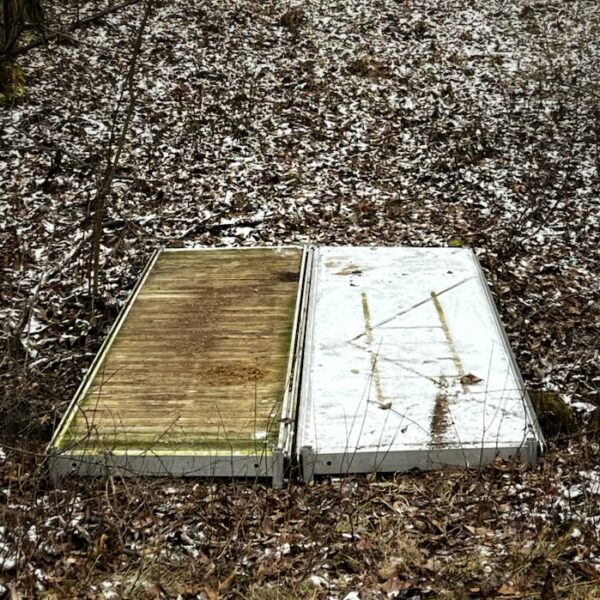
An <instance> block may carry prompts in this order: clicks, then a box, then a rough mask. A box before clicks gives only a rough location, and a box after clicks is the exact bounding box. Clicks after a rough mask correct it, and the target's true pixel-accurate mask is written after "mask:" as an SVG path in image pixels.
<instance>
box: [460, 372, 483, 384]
mask: <svg viewBox="0 0 600 600" xmlns="http://www.w3.org/2000/svg"><path fill="white" fill-rule="evenodd" d="M480 381H483V379H481V377H477V375H473V373H467V374H466V375H463V376H462V377H461V378H460V382H461V383H463V384H464V385H475V384H476V383H479V382H480Z"/></svg>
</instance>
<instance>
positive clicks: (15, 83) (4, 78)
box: [0, 60, 25, 106]
mask: <svg viewBox="0 0 600 600" xmlns="http://www.w3.org/2000/svg"><path fill="white" fill-rule="evenodd" d="M24 96H25V76H24V75H23V69H22V68H21V66H20V65H19V64H18V63H17V62H16V61H14V60H4V61H0V106H2V105H6V104H12V103H14V102H17V101H18V100H21V99H22V98H23V97H24Z"/></svg>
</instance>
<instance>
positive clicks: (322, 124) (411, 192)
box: [0, 0, 600, 600]
mask: <svg viewBox="0 0 600 600" xmlns="http://www.w3.org/2000/svg"><path fill="white" fill-rule="evenodd" d="M152 4H153V6H152V8H151V10H150V12H149V15H148V22H147V25H146V28H145V30H144V32H143V37H142V46H141V52H140V55H139V61H138V64H137V68H136V70H135V73H134V77H133V79H132V85H131V86H128V85H126V76H127V72H128V69H129V67H130V65H131V56H132V51H133V48H134V45H135V40H136V34H137V31H138V29H139V25H140V22H141V19H142V15H143V11H144V6H145V4H144V2H139V3H137V4H133V5H131V6H129V7H128V8H125V9H123V10H120V11H117V12H114V13H112V14H110V15H109V16H107V17H106V18H103V19H100V20H97V21H95V22H93V23H91V24H90V25H89V26H87V27H85V28H80V29H77V30H75V31H73V32H72V33H70V34H69V35H64V36H62V37H60V38H59V39H58V40H54V41H52V42H50V43H49V44H48V45H47V46H44V47H41V48H37V49H34V50H31V51H30V52H28V53H26V54H24V55H22V56H20V57H19V63H20V65H21V66H22V68H23V71H24V73H25V77H26V90H27V93H26V96H25V98H23V100H22V101H20V102H18V103H16V104H14V105H12V106H4V107H0V248H1V253H0V275H1V277H0V401H1V402H2V404H1V407H0V432H1V439H2V443H1V444H2V448H1V451H0V470H1V477H2V487H1V489H0V514H1V515H2V517H1V519H0V582H2V583H1V584H0V586H1V587H0V597H2V594H3V593H4V595H5V597H7V598H13V599H15V598H28V597H39V598H46V599H51V598H52V599H57V600H58V599H63V598H89V599H97V598H98V599H100V598H106V599H108V598H182V599H188V598H207V599H210V600H212V599H213V598H218V597H231V598H257V599H258V598H265V599H271V598H272V599H275V598H282V599H283V598H292V599H294V598H319V599H321V598H322V599H326V598H331V599H334V598H335V599H342V598H345V599H346V600H352V599H354V600H356V599H358V598H360V599H367V598H379V597H382V598H386V597H389V598H447V599H450V598H456V599H462V598H483V597H489V598H492V597H497V598H507V599H508V598H542V600H550V599H552V598H571V599H583V598H597V597H600V444H599V443H598V442H599V436H598V435H597V433H595V431H596V432H597V424H598V421H600V419H598V411H597V410H596V409H595V407H598V406H600V347H599V343H600V302H599V299H600V283H599V281H600V278H599V273H600V220H599V216H598V215H599V213H600V178H599V177H598V175H599V166H600V103H599V95H600V4H599V3H598V2H597V0H587V1H584V0H573V1H571V2H568V3H567V2H564V0H544V1H541V0H515V1H513V2H506V1H503V0H432V1H430V2H417V1H415V0H406V1H404V2H398V1H396V0H327V1H325V0H313V1H312V2H298V3H295V4H291V3H289V2H287V1H286V2H284V1H282V0H279V1H273V0H265V1H261V2H253V1H251V0H237V1H236V2H228V1H226V0H204V1H202V2H184V1H183V0H171V1H168V2H167V1H166V0H155V1H154V2H153V3H152ZM103 6H104V3H103V2H100V1H98V2H70V1H67V0H60V1H58V2H56V3H54V5H53V7H52V8H51V9H49V10H50V13H49V15H48V17H49V21H48V23H49V25H48V27H49V28H54V29H57V28H61V27H65V26H67V25H68V24H69V23H72V22H74V21H75V20H76V19H78V18H81V17H82V16H85V15H86V14H91V13H92V12H94V11H96V10H97V9H98V8H99V7H103ZM128 116H130V117H131V122H130V127H129V129H128V130H127V132H126V135H125V136H124V138H123V144H122V152H121V156H120V159H119V161H118V165H117V167H116V169H115V170H114V173H113V175H114V178H113V180H112V185H111V187H110V190H109V193H108V194H107V195H106V196H105V197H102V195H101V194H99V192H98V191H99V189H101V185H102V179H103V176H104V175H105V174H106V173H107V165H108V164H109V162H110V159H111V157H113V156H114V152H115V149H116V147H117V146H118V145H119V143H118V140H119V137H120V132H121V131H122V128H123V126H124V124H125V121H126V120H127V118H128ZM98 223H99V224H100V225H101V227H98ZM94 232H96V234H99V235H98V236H95V235H94ZM307 240H310V241H311V242H313V243H318V244H383V245H386V244H389V245H412V246H446V245H469V246H471V247H472V248H473V249H474V250H475V252H476V253H477V256H478V257H479V260H480V261H481V263H482V266H483V267H484V270H485V273H486V276H487V278H488V281H489V282H490V285H491V287H492V290H493V293H494V297H495V300H496V303H497V305H498V308H499V310H500V312H501V315H502V318H503V321H504V323H505V325H506V328H507V331H508V334H509V337H510V340H511V343H512V345H513V348H514V351H515V354H516V357H517V362H518V363H519V366H520V368H521V370H522V372H523V375H524V378H525V381H526V384H527V386H528V388H530V389H531V390H534V391H536V390H537V391H541V390H545V391H554V392H557V393H558V394H559V395H560V398H561V399H562V400H564V401H565V402H566V403H567V404H570V405H571V406H572V407H573V409H574V412H575V418H574V419H573V420H572V422H570V423H569V424H568V425H569V426H568V428H566V429H567V430H566V431H565V430H564V429H565V428H564V427H563V431H562V432H560V435H558V436H557V437H556V436H552V435H551V436H550V448H549V451H548V452H547V453H546V454H545V455H544V456H543V458H542V459H541V460H540V462H539V464H538V465H537V466H536V467H534V468H529V469H528V468H524V467H521V466H519V465H516V464H506V463H502V462H498V463H497V464H496V465H494V466H493V467H490V468H489V469H485V470H483V471H464V470H462V471H461V470H448V471H447V472H445V473H444V474H443V476H440V475H439V474H427V473H422V474H410V475H402V476H400V475H399V476H396V477H393V478H392V477H390V478H387V479H386V478H379V479H373V478H357V479H340V480H331V481H329V480H328V481H320V482H317V483H316V484H314V485H311V486H304V485H302V484H299V483H295V482H293V481H291V482H290V483H289V485H288V486H287V487H285V489H283V490H280V491H276V490H272V489H269V488H267V487H264V486H262V485H260V484H252V485H249V484H247V483H243V482H238V483H228V484H216V483H203V482H198V481H180V480H175V481H165V480H159V481H151V482H147V481H143V482H140V481H136V480H128V481H121V480H112V479H111V480H108V481H97V482H82V481H68V482H65V483H64V485H63V486H62V487H60V488H58V489H57V488H54V487H53V486H52V485H51V484H50V483H49V481H48V479H47V476H46V465H45V463H44V459H43V449H44V445H45V443H46V442H47V440H48V439H49V436H50V434H51V432H52V431H53V429H54V428H55V426H56V424H57V423H58V421H59V419H60V417H61V416H62V414H63V413H64V411H65V408H66V406H67V404H68V402H69V400H70V399H71V397H72V395H73V393H74V391H75V389H76V387H77V385H78V383H79V382H80V380H81V378H82V375H83V373H84V372H85V371H86V369H87V368H88V367H89V365H90V363H91V360H92V358H93V356H94V354H95V352H96V351H97V350H98V348H99V345H100V343H101V341H102V339H103V337H104V335H105V334H106V332H107V330H108V328H109V326H110V324H111V323H112V322H113V320H114V319H115V317H116V315H117V314H118V312H119V310H120V309H121V307H122V306H123V304H124V302H125V301H126V299H127V295H128V293H129V291H130V290H131V288H132V286H133V285H134V283H135V281H136V279H137V277H138V275H139V273H140V272H141V269H142V268H143V265H144V264H145V262H146V260H147V259H148V257H149V255H150V253H151V252H152V250H154V249H155V248H156V247H158V246H160V245H165V244H177V245H180V246H193V245H217V246H236V245H241V246H252V245H258V244H262V245H265V244H266V245H271V244H283V243H304V242H306V241H307ZM95 242H99V245H98V263H97V268H94V260H93V255H94V250H93V248H94V243H95ZM94 279H97V287H98V289H97V293H96V294H93V287H94V285H93V283H94ZM594 411H595V412H594ZM594 421H596V427H594ZM552 433H554V432H552Z"/></svg>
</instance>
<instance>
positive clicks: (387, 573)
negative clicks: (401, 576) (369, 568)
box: [377, 564, 398, 581]
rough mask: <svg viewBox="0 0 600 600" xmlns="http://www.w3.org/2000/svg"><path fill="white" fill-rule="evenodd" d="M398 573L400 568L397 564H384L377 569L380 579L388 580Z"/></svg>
mask: <svg viewBox="0 0 600 600" xmlns="http://www.w3.org/2000/svg"><path fill="white" fill-rule="evenodd" d="M397 574H398V569H397V568H396V565H395V564H389V565H384V566H383V567H381V568H380V569H379V570H378V571H377V575H379V578H380V579H383V580H384V581H387V580H389V579H393V578H394V577H395V576H396V575H397Z"/></svg>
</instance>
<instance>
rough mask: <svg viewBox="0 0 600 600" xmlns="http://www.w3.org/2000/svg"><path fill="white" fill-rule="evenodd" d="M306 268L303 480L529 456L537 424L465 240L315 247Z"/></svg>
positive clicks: (534, 449) (533, 453)
mask: <svg viewBox="0 0 600 600" xmlns="http://www.w3.org/2000/svg"><path fill="white" fill-rule="evenodd" d="M311 278H312V281H311V289H310V294H309V306H308V317H307V334H306V344H305V356H304V368H303V380H302V385H301V392H300V402H299V415H298V433H297V436H298V437H297V452H298V457H299V460H300V462H301V465H302V471H303V475H304V477H305V479H310V478H311V477H312V476H313V475H315V474H345V473H353V472H359V473H360V472H363V473H364V472H371V471H391V472H393V471H405V470H409V469H411V468H420V469H426V468H436V467H439V466H441V465H444V464H454V465H462V466H477V465H480V464H482V463H486V462H490V461H492V460H493V459H494V458H495V457H496V456H497V455H498V454H500V455H502V456H504V457H507V456H510V455H515V454H517V453H518V454H519V455H520V457H521V459H522V460H525V461H528V462H533V461H534V460H535V459H536V457H537V454H538V451H539V447H540V444H541V443H542V441H543V438H542V434H541V433H540V432H539V429H538V427H537V421H536V418H535V415H534V413H533V411H532V409H531V406H530V403H529V399H528V397H527V395H526V392H525V390H524V387H523V382H522V380H521V377H520V374H519V372H518V368H517V366H516V363H515V361H514V358H513V356H512V353H511V351H510V347H509V345H508V342H507V338H506V335H505V333H504V330H503V328H502V324H501V322H500V320H499V318H498V315H497V312H496V309H495V306H494V303H493V299H492V297H491V294H490V292H489V289H488V286H487V284H486V282H485V279H484V277H483V274H482V271H481V269H480V267H479V264H478V262H477V259H476V257H475V255H474V254H473V252H472V251H471V250H469V249H463V248H458V249H455V248H406V247H403V248H385V247H384V248H381V247H379V248H365V247H322V248H316V249H315V250H314V251H313V262H312V269H311Z"/></svg>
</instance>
